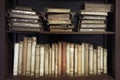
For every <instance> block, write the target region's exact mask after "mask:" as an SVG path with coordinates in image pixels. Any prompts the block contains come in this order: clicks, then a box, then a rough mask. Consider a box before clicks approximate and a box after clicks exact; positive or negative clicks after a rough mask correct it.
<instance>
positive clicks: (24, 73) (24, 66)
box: [22, 37, 28, 76]
mask: <svg viewBox="0 0 120 80" xmlns="http://www.w3.org/2000/svg"><path fill="white" fill-rule="evenodd" d="M27 48H28V37H24V40H23V55H22V57H23V60H22V61H23V62H22V63H23V64H22V70H23V71H22V75H23V76H25V75H26V66H27V65H26V64H27Z"/></svg>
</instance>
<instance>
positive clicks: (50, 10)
mask: <svg viewBox="0 0 120 80" xmlns="http://www.w3.org/2000/svg"><path fill="white" fill-rule="evenodd" d="M46 12H47V13H70V9H67V8H46Z"/></svg>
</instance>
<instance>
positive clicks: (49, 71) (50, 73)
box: [48, 47, 52, 76]
mask: <svg viewBox="0 0 120 80" xmlns="http://www.w3.org/2000/svg"><path fill="white" fill-rule="evenodd" d="M48 56H49V57H48V68H49V70H48V74H49V76H51V75H52V48H51V47H49V54H48Z"/></svg>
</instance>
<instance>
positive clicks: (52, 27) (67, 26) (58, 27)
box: [50, 25, 74, 29]
mask: <svg viewBox="0 0 120 80" xmlns="http://www.w3.org/2000/svg"><path fill="white" fill-rule="evenodd" d="M73 28H74V25H50V29H73Z"/></svg>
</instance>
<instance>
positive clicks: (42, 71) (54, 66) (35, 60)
mask: <svg viewBox="0 0 120 80" xmlns="http://www.w3.org/2000/svg"><path fill="white" fill-rule="evenodd" d="M107 55H108V53H107V49H106V48H104V47H103V46H100V45H99V46H98V45H95V44H91V43H85V42H81V43H70V42H58V43H51V44H38V43H37V38H36V37H34V36H33V37H24V40H23V41H19V42H17V43H15V44H14V64H13V75H15V76H16V75H22V76H35V77H39V76H53V77H60V76H76V77H77V76H89V75H102V74H107V67H108V66H107Z"/></svg>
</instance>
